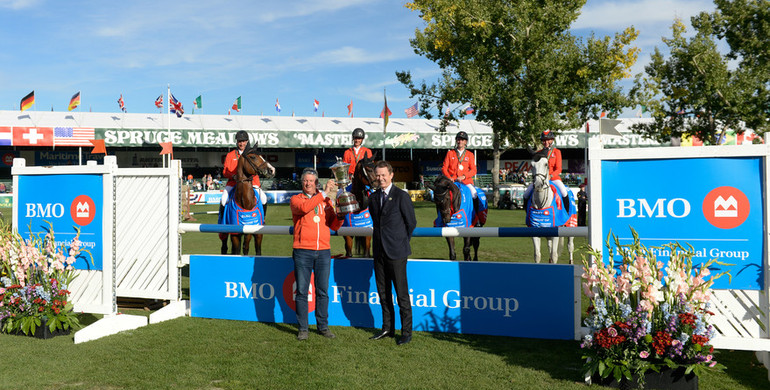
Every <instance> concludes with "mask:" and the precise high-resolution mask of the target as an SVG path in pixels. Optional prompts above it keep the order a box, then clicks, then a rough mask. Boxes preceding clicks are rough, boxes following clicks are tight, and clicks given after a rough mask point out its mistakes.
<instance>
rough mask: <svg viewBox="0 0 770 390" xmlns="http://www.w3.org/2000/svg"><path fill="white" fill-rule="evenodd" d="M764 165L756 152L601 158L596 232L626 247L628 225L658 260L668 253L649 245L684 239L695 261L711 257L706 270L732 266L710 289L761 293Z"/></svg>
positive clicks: (682, 242)
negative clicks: (714, 261) (599, 230)
mask: <svg viewBox="0 0 770 390" xmlns="http://www.w3.org/2000/svg"><path fill="white" fill-rule="evenodd" d="M764 164H765V159H764V157H759V156H746V157H715V158H670V159H669V158H665V159H638V160H603V161H602V162H601V183H602V184H601V189H602V190H601V199H602V201H601V215H602V220H601V222H602V234H603V236H604V237H605V238H606V236H607V234H609V233H610V231H611V232H612V233H613V234H615V235H617V236H618V237H619V238H620V243H621V244H627V243H630V242H631V241H632V237H631V230H630V229H631V228H633V229H634V230H636V231H637V233H638V234H639V238H640V239H641V242H642V243H643V244H644V245H645V246H647V247H648V248H651V249H652V251H653V253H655V254H656V256H657V257H658V259H660V260H662V261H663V262H664V263H665V261H666V259H667V258H668V257H669V252H668V250H666V249H659V248H654V247H659V246H661V245H663V244H667V243H671V242H679V243H680V244H682V245H683V246H684V247H685V248H688V246H687V244H689V245H691V246H692V250H693V251H694V257H693V260H694V262H696V264H700V263H703V262H706V261H708V260H711V259H717V260H718V261H719V262H721V263H723V264H722V265H720V264H714V265H713V269H712V270H711V271H712V273H719V272H723V271H730V274H731V275H732V280H730V278H729V277H722V278H720V279H718V280H717V281H716V282H715V283H714V288H716V289H728V288H730V289H744V290H761V289H763V278H764V276H763V274H762V265H763V264H764V258H765V234H764V231H765V230H764V228H765V213H766V211H765V207H764V203H763V202H764V201H763V199H764V196H765V194H764V190H763V183H764V182H765V180H766V178H764V177H763V176H764V173H763V171H764V169H763V167H764ZM603 250H604V252H603V254H604V258H605V259H606V258H607V256H608V253H607V248H603ZM619 258H620V257H619V256H617V257H616V260H617V259H619Z"/></svg>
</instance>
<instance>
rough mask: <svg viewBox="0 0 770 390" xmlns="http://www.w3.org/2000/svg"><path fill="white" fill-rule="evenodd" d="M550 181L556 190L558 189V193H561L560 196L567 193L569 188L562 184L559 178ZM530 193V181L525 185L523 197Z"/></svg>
mask: <svg viewBox="0 0 770 390" xmlns="http://www.w3.org/2000/svg"><path fill="white" fill-rule="evenodd" d="M551 183H553V185H555V186H556V190H557V191H559V195H561V197H562V198H563V197H565V196H567V195H568V194H569V193H568V192H567V191H569V190H568V189H567V187H566V186H564V183H562V182H561V180H552V181H551ZM530 195H532V183H530V184H529V186H527V189H526V190H524V197H525V198H529V196H530Z"/></svg>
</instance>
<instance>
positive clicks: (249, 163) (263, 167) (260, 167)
mask: <svg viewBox="0 0 770 390" xmlns="http://www.w3.org/2000/svg"><path fill="white" fill-rule="evenodd" d="M238 166H239V167H240V169H242V170H243V173H244V175H245V176H247V177H252V176H254V175H259V176H261V177H265V178H269V177H273V173H272V172H271V171H270V168H269V165H268V164H267V160H265V157H264V156H262V155H260V154H257V148H256V146H255V147H252V148H249V149H246V150H245V151H244V152H243V153H242V154H241V157H240V159H238Z"/></svg>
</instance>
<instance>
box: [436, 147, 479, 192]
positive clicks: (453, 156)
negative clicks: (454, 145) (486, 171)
mask: <svg viewBox="0 0 770 390" xmlns="http://www.w3.org/2000/svg"><path fill="white" fill-rule="evenodd" d="M462 159H463V160H462V161H458V159H457V150H456V149H452V150H449V151H447V152H446V157H444V165H443V166H442V167H441V172H442V173H444V176H446V177H448V178H450V179H452V180H457V177H458V176H460V175H465V179H463V180H462V182H463V183H465V184H473V177H474V176H476V159H475V158H473V152H471V151H470V150H468V149H465V154H463V157H462ZM460 166H462V169H460Z"/></svg>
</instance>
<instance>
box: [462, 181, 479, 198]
mask: <svg viewBox="0 0 770 390" xmlns="http://www.w3.org/2000/svg"><path fill="white" fill-rule="evenodd" d="M465 186H466V187H468V189H469V190H471V195H473V199H478V198H479V194H477V193H476V186H474V185H473V184H466V185H465Z"/></svg>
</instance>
